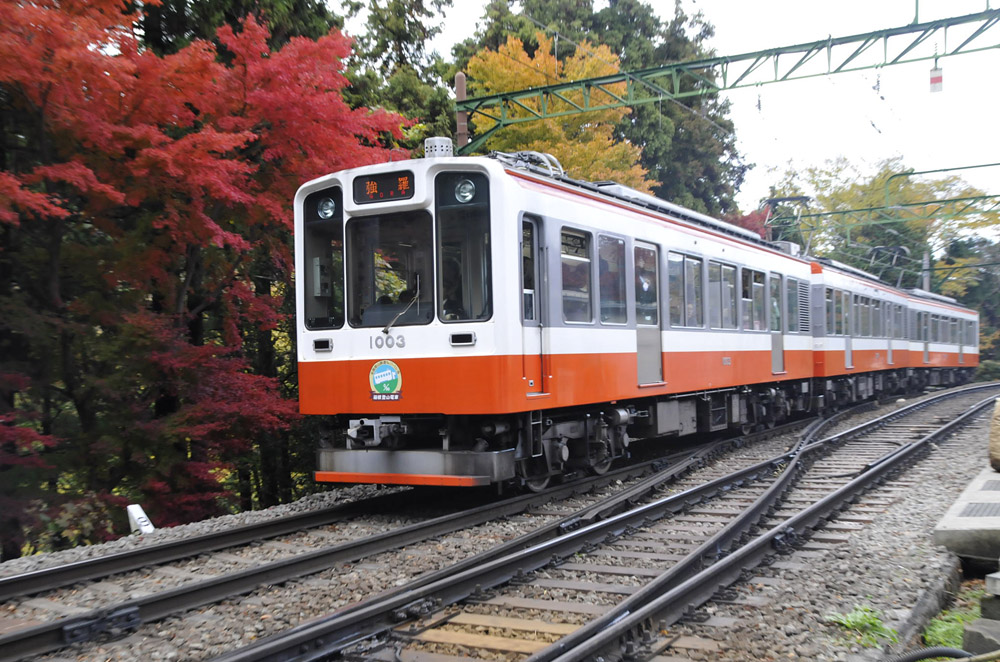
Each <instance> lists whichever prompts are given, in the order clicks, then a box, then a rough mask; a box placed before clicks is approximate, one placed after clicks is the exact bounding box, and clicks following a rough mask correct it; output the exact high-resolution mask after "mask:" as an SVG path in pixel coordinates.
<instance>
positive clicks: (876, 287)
mask: <svg viewBox="0 0 1000 662" xmlns="http://www.w3.org/2000/svg"><path fill="white" fill-rule="evenodd" d="M440 144H441V141H440V140H438V141H437V143H436V145H435V149H428V150H427V151H428V153H435V154H438V156H434V157H432V158H425V159H417V160H410V161H402V162H393V163H385V164H379V165H373V166H369V167H364V168H357V169H353V170H345V171H342V172H338V173H334V174H331V175H328V176H325V177H321V178H319V179H316V180H313V181H311V182H308V183H307V184H305V185H303V186H302V187H301V188H300V190H299V191H298V193H297V195H296V198H295V252H296V274H297V275H296V312H297V339H298V367H299V389H300V409H301V411H302V413H304V414H313V415H320V416H324V417H325V419H324V425H325V428H326V433H325V434H324V435H323V436H322V438H321V439H319V440H317V444H318V446H319V449H318V467H317V471H316V473H315V478H316V480H318V481H324V482H342V483H384V484H410V485H427V484H433V485H451V486H478V485H491V484H496V485H499V484H504V483H509V482H517V483H521V484H524V485H527V486H529V487H531V488H534V489H538V488H541V487H543V486H544V485H546V484H547V482H548V481H549V480H550V479H552V478H554V477H559V476H561V475H563V474H565V473H567V472H570V471H590V472H596V473H600V472H603V471H606V470H607V469H608V467H609V466H610V464H611V463H612V462H613V461H614V460H615V459H617V458H620V457H623V456H625V455H626V454H627V453H628V448H629V444H630V443H632V441H634V440H637V439H646V438H658V439H660V440H661V441H663V440H664V439H667V440H669V438H671V437H679V436H684V435H689V434H694V433H699V432H713V431H721V430H727V429H749V428H753V427H759V426H769V425H773V424H775V423H777V422H780V421H782V420H785V419H787V418H788V417H790V416H792V415H793V414H795V413H797V412H808V411H817V410H821V409H825V408H830V407H837V406H842V405H846V404H848V403H851V402H855V401H859V400H863V399H866V398H871V397H874V396H875V395H877V394H881V393H891V392H903V391H905V390H907V389H912V388H919V387H921V386H926V385H930V384H950V383H957V382H959V381H963V380H965V379H968V378H969V377H970V376H971V374H972V371H973V370H974V368H975V366H976V365H977V364H978V344H977V337H978V317H977V315H976V312H975V311H972V310H969V309H967V308H964V307H962V306H959V305H957V304H956V303H955V302H954V301H953V300H950V299H947V298H946V297H940V296H937V295H932V294H928V293H925V292H920V291H915V290H910V291H905V290H899V289H896V288H893V287H891V286H889V285H887V284H885V283H882V282H880V281H878V279H876V278H874V277H873V276H870V275H869V274H865V273H864V272H861V271H857V270H854V269H851V268H849V267H846V266H844V265H839V264H837V263H834V262H830V261H821V260H816V259H811V258H807V257H805V256H801V255H798V254H797V253H796V247H794V246H791V245H786V244H773V243H769V242H765V241H763V240H761V239H760V238H759V237H757V235H755V234H753V233H751V232H748V231H745V230H742V229H740V228H737V227H734V226H731V225H728V224H726V223H722V222H721V221H718V220H715V219H712V218H710V217H707V216H704V215H701V214H698V213H696V212H693V211H690V210H687V209H684V208H681V207H678V206H676V205H672V204H670V203H668V202H665V201H663V200H659V199H657V198H654V197H652V196H649V195H647V194H644V193H641V192H638V191H633V190H631V189H628V188H626V187H622V186H620V185H617V184H613V183H607V182H602V183H588V182H580V181H575V180H572V179H570V178H568V177H566V176H565V175H564V173H563V172H562V171H561V169H560V168H559V166H558V164H557V163H556V162H555V160H554V159H552V158H551V157H549V156H547V155H539V154H534V153H519V154H516V155H495V156H494V157H454V156H451V155H450V154H449V153H448V152H447V150H441V149H439V148H437V147H438V146H439V145H440ZM448 144H449V145H450V141H448ZM442 152H444V154H443V155H441V154H442Z"/></svg>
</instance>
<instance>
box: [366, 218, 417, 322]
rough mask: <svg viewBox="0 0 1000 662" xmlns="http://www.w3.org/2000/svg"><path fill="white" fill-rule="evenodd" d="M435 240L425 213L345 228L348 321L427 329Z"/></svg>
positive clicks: (371, 219)
mask: <svg viewBox="0 0 1000 662" xmlns="http://www.w3.org/2000/svg"><path fill="white" fill-rule="evenodd" d="M433 250H434V240H433V236H432V234H431V216H430V214H428V213H427V212H425V211H414V212H401V213H396V214H385V215H379V216H369V217H365V218H354V219H351V220H349V221H348V222H347V256H348V257H347V293H348V294H347V315H348V320H349V321H350V323H351V325H352V326H356V327H385V326H407V325H414V324H427V323H429V322H430V321H431V319H433V317H434V280H433V278H434V269H433V264H434V260H433Z"/></svg>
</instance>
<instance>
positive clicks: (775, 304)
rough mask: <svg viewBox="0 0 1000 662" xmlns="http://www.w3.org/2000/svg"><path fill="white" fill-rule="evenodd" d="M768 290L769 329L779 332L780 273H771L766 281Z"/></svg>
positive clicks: (780, 326)
mask: <svg viewBox="0 0 1000 662" xmlns="http://www.w3.org/2000/svg"><path fill="white" fill-rule="evenodd" d="M768 285H769V290H768V295H769V297H768V298H769V301H770V311H771V317H770V323H771V327H770V328H771V330H772V331H778V332H780V331H781V329H782V324H781V275H780V274H771V278H770V280H769V281H768Z"/></svg>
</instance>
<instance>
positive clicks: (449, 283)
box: [434, 172, 493, 322]
mask: <svg viewBox="0 0 1000 662" xmlns="http://www.w3.org/2000/svg"><path fill="white" fill-rule="evenodd" d="M434 194H435V196H434V197H435V201H436V204H435V213H436V216H437V240H438V247H437V249H438V256H439V259H438V283H439V286H438V317H439V318H440V319H441V321H443V322H470V321H483V320H487V319H489V318H490V317H491V316H492V315H493V287H492V282H493V281H492V276H491V272H492V267H491V265H492V258H491V254H490V204H489V181H488V180H487V179H486V176H485V175H483V174H481V173H466V172H445V173H441V174H439V175H438V176H437V178H436V179H435V187H434Z"/></svg>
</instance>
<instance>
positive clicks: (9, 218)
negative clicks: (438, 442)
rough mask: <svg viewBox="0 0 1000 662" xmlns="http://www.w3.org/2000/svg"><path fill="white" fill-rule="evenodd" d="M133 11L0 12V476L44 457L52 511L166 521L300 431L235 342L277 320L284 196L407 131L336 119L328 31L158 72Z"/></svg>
mask: <svg viewBox="0 0 1000 662" xmlns="http://www.w3.org/2000/svg"><path fill="white" fill-rule="evenodd" d="M134 6H135V5H133V4H131V3H125V2H123V1H122V0H58V1H57V0H37V1H32V2H30V3H29V2H19V1H9V0H5V1H3V2H0V145H4V147H3V148H2V150H3V151H2V152H0V348H2V350H3V351H2V352H0V393H4V394H5V397H4V398H3V399H0V472H2V471H5V470H6V469H7V468H9V467H12V466H15V465H18V464H24V463H25V462H28V459H27V458H28V457H35V458H36V459H35V460H32V461H37V462H38V463H39V464H38V465H37V467H36V468H38V469H39V470H41V468H42V467H43V466H50V467H52V469H51V473H50V475H49V477H48V483H47V484H48V485H50V489H49V490H48V492H47V493H46V494H44V495H42V496H41V500H42V502H46V500H47V503H46V504H45V505H51V506H52V507H54V508H60V507H63V505H64V502H65V501H67V500H69V501H72V500H73V499H80V498H91V497H85V496H81V495H107V496H108V498H111V497H116V498H117V497H127V498H129V499H141V500H144V501H145V505H146V507H147V510H148V511H149V512H150V514H151V516H152V518H153V520H154V522H155V523H157V524H160V525H163V524H170V523H175V522H180V521H188V520H190V519H195V518H199V517H204V516H206V515H210V514H214V513H216V512H220V511H221V510H223V509H224V508H225V507H226V504H227V503H228V501H230V500H231V499H232V495H233V488H232V484H233V483H232V479H231V475H232V472H233V471H234V462H235V461H236V460H237V459H238V458H240V457H241V456H242V455H244V454H246V453H247V452H248V451H250V450H251V449H252V448H253V447H254V445H255V444H258V443H261V440H262V439H266V438H267V437H268V436H269V435H275V434H278V433H279V432H280V431H282V430H284V429H286V428H287V427H288V426H289V425H290V424H291V422H292V421H293V420H294V418H295V416H296V414H295V405H294V403H293V402H291V401H289V400H288V399H285V398H284V397H283V396H282V394H281V392H280V391H279V388H278V383H277V381H276V379H275V376H274V375H273V374H270V375H266V374H259V373H260V371H258V370H255V369H254V365H253V363H254V362H253V360H252V357H251V356H250V353H249V352H248V349H247V346H246V340H247V338H250V337H254V338H258V339H259V338H261V337H264V338H266V337H268V336H269V335H274V334H277V332H278V329H279V325H280V323H281V321H282V314H281V303H282V298H283V296H284V293H285V292H286V291H287V287H288V286H287V283H288V281H289V280H290V272H291V264H292V261H291V253H290V246H291V239H290V231H291V226H292V218H291V209H290V201H291V200H292V197H293V194H294V192H295V190H296V188H297V187H298V186H299V185H300V184H301V183H302V182H304V181H307V180H309V179H312V178H314V177H317V176H319V175H322V174H325V173H327V172H331V171H334V170H337V169H340V168H345V167H351V166H355V165H359V164H362V163H371V162H376V161H385V160H388V158H389V150H388V149H387V148H386V147H385V146H384V143H385V140H384V138H385V137H386V136H393V137H395V138H399V137H401V133H400V127H401V124H402V122H403V120H402V118H400V117H399V116H397V115H394V114H391V113H387V112H384V111H380V110H370V109H366V108H358V109H351V108H349V107H348V105H347V104H346V103H345V102H344V100H343V96H342V92H343V89H344V87H345V86H346V84H347V81H346V79H345V77H344V64H343V60H344V58H346V57H347V56H348V55H349V53H350V49H351V42H350V40H349V39H348V38H347V37H345V36H343V35H342V34H340V33H339V32H337V31H333V32H331V33H330V34H329V35H327V36H325V37H322V38H320V39H318V40H316V41H313V40H309V39H305V38H295V39H292V40H291V41H290V42H289V43H288V44H287V45H285V46H284V47H283V48H282V49H281V50H280V51H277V52H271V51H269V49H268V46H267V38H268V32H267V30H266V28H265V27H263V26H262V25H260V24H258V23H257V22H256V21H255V20H254V19H252V18H251V19H248V20H247V21H245V22H244V23H243V24H242V26H241V29H239V30H235V31H234V30H233V29H231V28H229V27H224V28H222V29H220V30H219V33H218V38H219V42H220V43H221V44H222V47H224V48H225V49H227V51H228V52H227V58H226V62H227V63H226V64H222V63H221V61H220V58H219V57H218V55H219V54H218V53H217V52H216V48H215V47H214V46H213V45H212V44H211V43H208V42H204V41H195V42H193V43H192V44H190V45H189V46H187V47H185V48H183V49H181V50H180V51H179V52H177V53H176V54H173V55H168V56H165V57H159V56H157V55H155V54H153V53H152V52H151V51H149V50H147V49H144V48H143V47H142V45H141V41H140V39H139V38H138V36H137V34H136V32H135V30H136V28H135V26H136V25H137V20H138V15H137V14H135V13H132V12H133V11H134ZM261 270H264V271H266V277H265V278H263V280H262V279H261V278H260V271H261ZM255 278H256V279H257V280H255ZM262 283H263V285H262ZM257 344H259V340H258V341H257ZM271 351H272V352H273V351H275V350H274V349H273V347H272V349H271ZM285 351H287V349H286V350H285ZM57 438H58V439H60V440H61V441H60V442H59V443H58V444H56V443H55V441H56V439H57ZM26 440H27V441H28V442H30V443H26ZM32 480H36V478H32ZM25 484H26V483H25V481H20V482H19V483H18V485H7V486H6V487H5V488H4V489H3V490H0V496H3V497H4V498H6V499H8V501H9V502H11V503H14V502H17V503H19V504H20V505H19V506H18V507H16V508H13V509H12V510H9V511H8V515H9V517H8V519H7V520H6V524H0V536H2V537H3V538H4V540H5V541H6V540H13V539H15V538H16V537H17V535H19V533H18V531H19V530H20V529H19V527H20V528H23V527H24V526H25V525H26V521H25V517H24V515H23V513H24V512H25V510H26V508H27V507H28V505H29V504H28V503H27V499H26V498H20V497H19V495H21V496H24V495H23V493H22V492H19V489H20V487H24V486H25ZM19 486H20V487H19ZM60 495H65V496H60ZM34 496H35V497H37V495H34ZM19 499H20V500H19ZM11 513H14V514H13V515H11ZM18 513H20V514H18ZM11 518H13V520H17V523H16V524H14V523H12V519H11ZM9 554H10V551H9V546H8V549H5V555H9Z"/></svg>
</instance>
